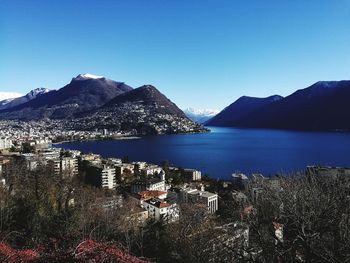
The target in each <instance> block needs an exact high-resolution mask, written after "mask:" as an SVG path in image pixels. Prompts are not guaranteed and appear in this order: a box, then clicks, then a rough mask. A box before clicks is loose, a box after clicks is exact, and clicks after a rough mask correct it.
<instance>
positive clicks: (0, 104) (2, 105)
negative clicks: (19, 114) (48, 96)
mask: <svg viewBox="0 0 350 263" xmlns="http://www.w3.org/2000/svg"><path fill="white" fill-rule="evenodd" d="M48 92H50V90H49V89H45V88H37V89H33V90H31V91H30V92H28V93H27V94H26V95H24V96H21V97H17V98H12V99H6V100H2V101H0V110H4V109H10V108H13V107H15V106H18V105H21V104H24V103H26V102H28V101H30V100H33V99H35V98H36V97H38V96H40V95H42V94H45V93H48Z"/></svg>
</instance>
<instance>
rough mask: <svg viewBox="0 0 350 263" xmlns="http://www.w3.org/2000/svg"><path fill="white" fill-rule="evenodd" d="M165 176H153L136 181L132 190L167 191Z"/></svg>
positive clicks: (136, 191) (133, 191) (134, 191)
mask: <svg viewBox="0 0 350 263" xmlns="http://www.w3.org/2000/svg"><path fill="white" fill-rule="evenodd" d="M163 179H164V176H162V178H151V179H148V180H141V181H135V182H133V183H132V185H131V192H132V193H138V192H142V191H166V185H165V180H163Z"/></svg>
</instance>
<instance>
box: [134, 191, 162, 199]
mask: <svg viewBox="0 0 350 263" xmlns="http://www.w3.org/2000/svg"><path fill="white" fill-rule="evenodd" d="M166 193H167V192H163V191H155V190H154V191H142V192H138V193H137V195H138V197H139V198H140V199H148V198H152V197H159V196H161V195H165V194H166Z"/></svg>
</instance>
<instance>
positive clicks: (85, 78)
mask: <svg viewBox="0 0 350 263" xmlns="http://www.w3.org/2000/svg"><path fill="white" fill-rule="evenodd" d="M103 78H104V77H103V76H96V75H93V74H89V73H85V74H79V75H78V76H77V77H75V78H74V80H87V79H103Z"/></svg>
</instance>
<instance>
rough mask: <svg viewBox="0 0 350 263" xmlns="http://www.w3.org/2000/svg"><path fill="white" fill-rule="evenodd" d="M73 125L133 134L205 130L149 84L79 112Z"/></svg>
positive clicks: (78, 128) (83, 128)
mask: <svg viewBox="0 0 350 263" xmlns="http://www.w3.org/2000/svg"><path fill="white" fill-rule="evenodd" d="M72 125H74V127H73V128H74V129H77V130H94V129H96V128H98V129H100V128H106V129H113V130H120V131H123V132H132V133H134V134H163V133H181V132H195V131H196V132H197V131H205V129H203V127H202V126H200V125H199V124H196V123H194V122H192V121H191V120H189V119H188V118H187V117H186V115H185V114H184V113H183V111H182V110H180V109H179V108H178V107H177V106H176V105H175V104H174V103H173V102H172V101H170V100H169V99H168V98H167V97H166V96H165V95H163V94H162V93H161V92H159V90H157V89H156V88H155V87H154V86H151V85H145V86H142V87H139V88H137V89H134V90H131V91H129V92H126V93H123V94H121V95H119V96H117V97H115V98H114V99H112V100H111V101H109V102H108V103H106V104H105V105H104V106H102V107H101V108H99V109H97V110H94V111H90V112H87V113H85V114H82V115H80V117H79V119H77V121H75V122H74V123H72Z"/></svg>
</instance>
